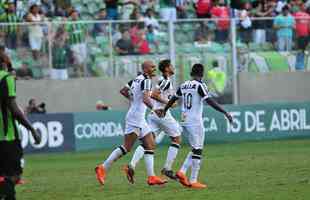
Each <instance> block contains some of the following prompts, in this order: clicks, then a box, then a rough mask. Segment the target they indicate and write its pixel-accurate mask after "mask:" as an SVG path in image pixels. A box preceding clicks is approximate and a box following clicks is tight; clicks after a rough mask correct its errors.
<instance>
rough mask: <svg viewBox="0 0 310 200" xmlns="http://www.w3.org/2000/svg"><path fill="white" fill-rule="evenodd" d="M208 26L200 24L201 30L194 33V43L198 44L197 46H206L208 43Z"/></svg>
mask: <svg viewBox="0 0 310 200" xmlns="http://www.w3.org/2000/svg"><path fill="white" fill-rule="evenodd" d="M208 34H209V30H208V26H207V25H206V24H204V23H200V26H199V28H198V29H197V30H196V31H195V33H194V41H195V42H197V44H204V43H206V42H207V41H208V37H207V36H208Z"/></svg>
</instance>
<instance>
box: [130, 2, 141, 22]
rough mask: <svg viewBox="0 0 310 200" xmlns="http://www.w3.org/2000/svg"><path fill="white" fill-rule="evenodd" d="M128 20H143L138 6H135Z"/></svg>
mask: <svg viewBox="0 0 310 200" xmlns="http://www.w3.org/2000/svg"><path fill="white" fill-rule="evenodd" d="M130 19H131V20H135V21H143V20H144V17H143V15H142V14H141V12H140V9H139V7H138V6H136V7H135V8H134V9H133V11H132V13H131V14H130Z"/></svg>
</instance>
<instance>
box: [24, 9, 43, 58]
mask: <svg viewBox="0 0 310 200" xmlns="http://www.w3.org/2000/svg"><path fill="white" fill-rule="evenodd" d="M39 11H40V7H39V6H38V5H36V4H34V5H32V6H31V7H30V10H29V14H28V15H27V21H28V22H33V23H40V22H42V21H43V16H42V15H41V14H40V13H39ZM43 36H44V34H43V29H42V25H41V24H33V25H30V26H29V34H28V38H29V43H30V48H31V50H32V55H33V58H34V59H35V60H38V59H39V53H40V50H41V47H42V40H43Z"/></svg>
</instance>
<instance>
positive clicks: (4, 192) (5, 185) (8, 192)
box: [0, 177, 16, 200]
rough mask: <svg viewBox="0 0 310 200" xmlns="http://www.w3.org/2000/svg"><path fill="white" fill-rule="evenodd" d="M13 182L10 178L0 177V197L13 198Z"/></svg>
mask: <svg viewBox="0 0 310 200" xmlns="http://www.w3.org/2000/svg"><path fill="white" fill-rule="evenodd" d="M15 193H16V192H15V182H14V180H11V178H4V177H1V179H0V199H3V200H15V199H16V198H15Z"/></svg>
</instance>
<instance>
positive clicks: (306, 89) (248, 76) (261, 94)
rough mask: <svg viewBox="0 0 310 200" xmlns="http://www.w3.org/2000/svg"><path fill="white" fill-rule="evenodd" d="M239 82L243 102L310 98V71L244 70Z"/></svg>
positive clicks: (294, 100)
mask: <svg viewBox="0 0 310 200" xmlns="http://www.w3.org/2000/svg"><path fill="white" fill-rule="evenodd" d="M238 84H239V99H240V103H241V104H252V103H265V102H298V101H308V100H310V72H273V73H264V74H257V73H255V74H254V73H246V72H242V73H240V74H239V77H238Z"/></svg>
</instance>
